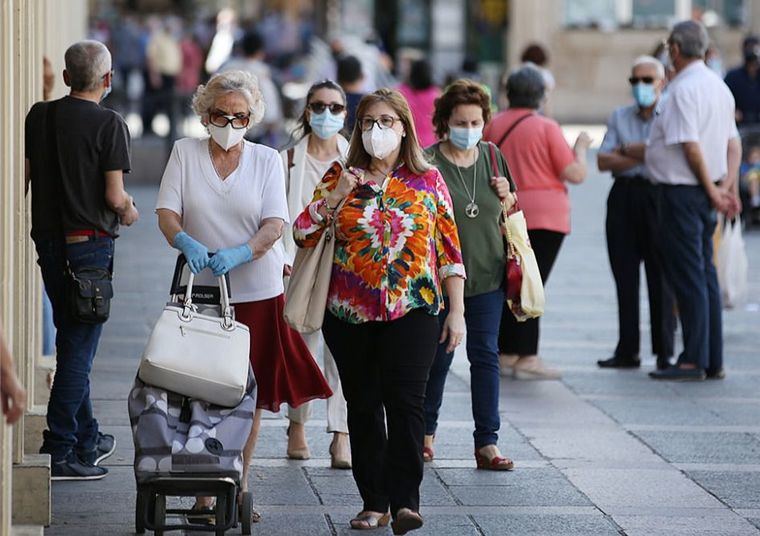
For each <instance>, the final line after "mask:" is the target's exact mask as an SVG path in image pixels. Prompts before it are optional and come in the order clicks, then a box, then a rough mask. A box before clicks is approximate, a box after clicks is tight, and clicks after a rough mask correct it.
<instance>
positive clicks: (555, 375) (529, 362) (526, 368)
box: [512, 355, 562, 380]
mask: <svg viewBox="0 0 760 536" xmlns="http://www.w3.org/2000/svg"><path fill="white" fill-rule="evenodd" d="M512 370H513V374H512V375H513V377H514V378H515V379H516V380H559V379H560V378H562V373H561V372H560V371H559V370H557V369H553V368H549V367H547V366H546V365H544V362H543V361H541V358H540V357H538V356H537V355H532V356H527V357H523V358H521V359H519V360H518V361H517V363H515V364H514V366H513V368H512Z"/></svg>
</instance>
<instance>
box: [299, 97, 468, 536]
mask: <svg viewBox="0 0 760 536" xmlns="http://www.w3.org/2000/svg"><path fill="white" fill-rule="evenodd" d="M333 221H335V230H336V232H335V240H336V242H335V256H334V258H333V268H332V278H331V281H330V288H329V292H328V298H327V311H326V313H325V320H324V325H323V328H322V331H323V333H324V337H325V341H326V343H327V346H328V347H329V348H330V351H331V352H332V354H333V356H334V357H335V362H336V363H337V365H338V371H339V373H340V379H341V383H342V385H343V393H344V394H345V397H346V400H347V402H348V429H349V432H350V433H351V455H352V458H353V474H354V479H355V481H356V484H357V486H358V488H359V492H360V494H361V496H362V500H363V502H364V508H363V509H362V511H361V512H360V513H359V514H358V515H357V516H356V517H355V518H354V519H352V520H351V527H352V528H354V529H360V530H362V529H373V528H375V527H378V526H384V525H386V524H388V522H389V520H390V516H391V515H392V516H393V523H392V527H393V532H394V534H405V533H406V532H408V531H410V530H413V529H416V528H419V527H421V526H422V518H421V517H420V514H419V512H418V511H419V488H420V483H421V482H422V474H423V460H422V446H423V438H424V435H425V426H424V419H423V412H422V402H423V398H424V396H425V384H426V382H427V377H428V373H429V371H430V365H431V364H432V362H433V357H434V356H435V352H436V348H437V345H438V341H439V340H441V341H447V342H448V347H449V350H453V349H454V348H455V347H456V346H457V345H458V344H459V343H460V342H461V340H462V337H463V336H464V316H463V309H464V305H463V301H462V293H463V289H464V277H465V273H464V265H463V264H462V254H461V251H460V249H459V238H458V235H457V228H456V224H455V222H454V216H453V212H452V208H451V199H450V197H449V192H448V190H447V188H446V183H445V182H444V181H443V177H441V174H440V173H439V172H438V170H437V169H436V168H433V167H431V166H430V164H429V163H428V162H427V160H425V157H424V155H423V153H422V149H421V148H420V145H419V143H418V142H417V136H416V134H415V129H414V121H413V120H412V117H411V112H410V111H409V106H408V104H407V102H406V100H405V99H404V97H403V96H402V95H401V94H400V93H399V92H398V91H394V90H390V89H379V90H377V91H375V92H374V93H370V94H369V95H365V96H364V97H363V98H362V100H361V102H360V103H359V106H358V108H357V121H356V125H355V126H354V132H353V135H352V137H351V145H350V147H349V151H348V158H347V160H346V164H345V166H341V165H340V164H338V163H336V164H333V165H332V166H331V167H330V169H329V170H328V171H327V173H326V174H325V176H324V177H323V178H322V181H321V182H320V183H319V184H318V185H317V188H316V190H315V192H314V198H313V200H312V202H311V203H309V205H307V206H306V208H305V209H304V210H303V212H301V214H300V215H299V216H298V218H297V219H296V221H295V223H294V224H293V234H294V238H295V241H296V244H297V245H298V246H299V247H314V246H315V245H316V244H317V242H318V241H319V237H320V236H321V235H322V233H323V232H324V231H325V229H326V228H327V227H328V225H330V223H331V222H333ZM442 286H443V287H445V288H446V292H447V294H448V296H449V298H450V308H449V314H448V317H447V320H446V322H445V323H444V325H443V332H441V329H440V327H439V325H438V313H439V312H440V311H441V309H442V307H443V296H442V288H441V287H442Z"/></svg>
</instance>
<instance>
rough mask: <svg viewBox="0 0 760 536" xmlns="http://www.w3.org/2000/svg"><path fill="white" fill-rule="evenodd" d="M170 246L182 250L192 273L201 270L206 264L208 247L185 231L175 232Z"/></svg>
mask: <svg viewBox="0 0 760 536" xmlns="http://www.w3.org/2000/svg"><path fill="white" fill-rule="evenodd" d="M172 246H174V247H175V248H177V249H178V250H180V251H181V252H182V254H183V255H184V256H185V259H187V265H188V266H189V267H190V271H191V272H193V273H194V274H197V273H199V272H202V271H203V270H204V269H205V268H206V266H208V261H209V258H208V249H207V248H206V246H204V245H203V244H201V243H200V242H198V241H197V240H195V239H194V238H193V237H192V236H190V235H189V234H187V233H186V232H185V231H180V232H179V233H177V235H176V236H175V237H174V242H172Z"/></svg>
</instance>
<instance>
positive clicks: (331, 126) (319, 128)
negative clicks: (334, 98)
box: [309, 109, 345, 140]
mask: <svg viewBox="0 0 760 536" xmlns="http://www.w3.org/2000/svg"><path fill="white" fill-rule="evenodd" d="M344 120H345V116H344V115H343V114H342V113H340V114H338V115H334V114H333V113H332V112H330V110H329V109H325V111H324V112H322V113H321V114H315V113H314V112H312V113H311V117H309V126H311V130H312V131H313V132H314V134H316V135H317V137H319V138H322V139H323V140H327V139H330V138H332V137H333V136H335V135H336V134H337V133H338V132H340V129H342V128H343V122H344Z"/></svg>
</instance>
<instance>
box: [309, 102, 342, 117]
mask: <svg viewBox="0 0 760 536" xmlns="http://www.w3.org/2000/svg"><path fill="white" fill-rule="evenodd" d="M325 108H329V110H330V113H331V114H333V115H338V114H339V113H341V112H342V111H343V110H345V109H346V107H345V106H344V105H342V104H339V103H337V102H333V103H330V104H327V103H326V102H319V101H317V102H311V103H309V110H311V111H312V112H314V113H315V114H321V113H322V112H324V111H325Z"/></svg>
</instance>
